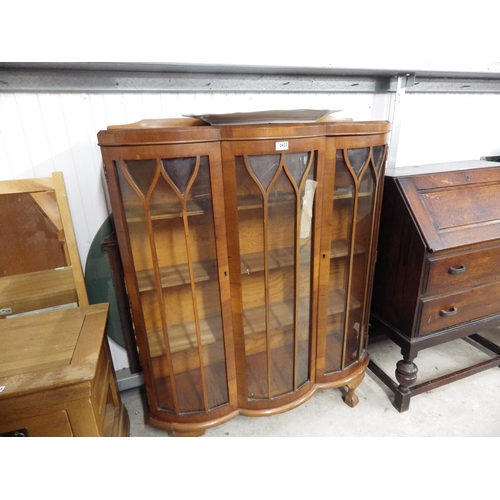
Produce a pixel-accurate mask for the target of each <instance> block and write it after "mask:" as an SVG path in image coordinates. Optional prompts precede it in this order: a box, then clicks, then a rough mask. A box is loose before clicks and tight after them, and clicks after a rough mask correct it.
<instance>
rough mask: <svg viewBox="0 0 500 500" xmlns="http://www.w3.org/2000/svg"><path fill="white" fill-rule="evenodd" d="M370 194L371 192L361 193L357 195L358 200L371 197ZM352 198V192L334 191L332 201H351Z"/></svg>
mask: <svg viewBox="0 0 500 500" xmlns="http://www.w3.org/2000/svg"><path fill="white" fill-rule="evenodd" d="M372 194H373V193H372V192H371V191H368V192H362V193H358V198H366V197H368V196H372ZM353 198H354V192H353V191H351V190H349V191H347V190H345V191H344V190H341V189H339V190H336V191H335V194H334V196H333V199H334V200H352V199H353Z"/></svg>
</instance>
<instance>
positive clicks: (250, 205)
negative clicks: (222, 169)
mask: <svg viewBox="0 0 500 500" xmlns="http://www.w3.org/2000/svg"><path fill="white" fill-rule="evenodd" d="M296 201H297V199H296V197H295V196H294V195H289V194H279V195H277V196H275V197H274V198H273V199H272V201H270V202H268V206H277V205H286V204H289V203H295V202H296ZM262 205H263V202H262V197H261V196H259V195H252V196H240V197H239V198H238V210H251V209H256V208H262Z"/></svg>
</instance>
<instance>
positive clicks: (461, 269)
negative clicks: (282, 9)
mask: <svg viewBox="0 0 500 500" xmlns="http://www.w3.org/2000/svg"><path fill="white" fill-rule="evenodd" d="M466 269H467V266H466V265H465V264H462V265H461V266H459V267H453V266H451V267H450V268H449V269H448V274H461V273H465V270H466Z"/></svg>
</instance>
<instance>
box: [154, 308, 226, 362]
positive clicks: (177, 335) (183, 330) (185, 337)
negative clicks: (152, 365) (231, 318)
mask: <svg viewBox="0 0 500 500" xmlns="http://www.w3.org/2000/svg"><path fill="white" fill-rule="evenodd" d="M168 337H169V343H170V352H171V353H176V352H179V351H184V350H187V349H191V348H193V347H194V348H196V347H197V341H196V325H195V323H194V321H190V322H186V323H181V324H179V325H171V326H170V327H168ZM200 339H201V344H202V345H207V344H212V343H214V342H216V341H218V340H221V339H222V324H221V321H220V317H219V316H212V317H207V318H203V319H200ZM148 343H149V351H150V354H151V356H152V357H156V356H162V355H164V354H165V343H164V340H163V330H162V329H161V328H158V329H156V330H149V331H148Z"/></svg>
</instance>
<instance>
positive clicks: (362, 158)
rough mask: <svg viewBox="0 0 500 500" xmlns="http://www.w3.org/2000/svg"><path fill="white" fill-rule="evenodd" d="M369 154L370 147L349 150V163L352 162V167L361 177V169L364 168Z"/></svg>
mask: <svg viewBox="0 0 500 500" xmlns="http://www.w3.org/2000/svg"><path fill="white" fill-rule="evenodd" d="M369 154H370V148H356V149H348V150H347V157H348V158H349V163H350V164H351V168H352V170H353V171H354V173H355V174H356V176H357V177H359V174H360V172H361V170H363V167H364V166H365V164H366V160H367V159H368V155H369Z"/></svg>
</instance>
